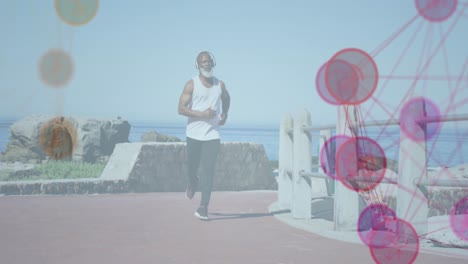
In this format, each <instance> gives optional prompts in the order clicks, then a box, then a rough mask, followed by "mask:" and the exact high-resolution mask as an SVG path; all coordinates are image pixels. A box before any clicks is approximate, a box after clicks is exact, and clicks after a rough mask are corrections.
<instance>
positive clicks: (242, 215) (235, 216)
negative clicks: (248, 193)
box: [209, 210, 291, 221]
mask: <svg viewBox="0 0 468 264" xmlns="http://www.w3.org/2000/svg"><path fill="white" fill-rule="evenodd" d="M290 212H291V210H280V211H274V212H271V213H239V214H236V213H229V214H226V213H209V215H210V220H209V221H215V220H229V219H239V218H253V217H265V216H274V215H276V214H286V213H290ZM213 216H214V217H213Z"/></svg>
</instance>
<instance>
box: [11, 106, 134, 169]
mask: <svg viewBox="0 0 468 264" xmlns="http://www.w3.org/2000/svg"><path fill="white" fill-rule="evenodd" d="M52 118H54V116H50V115H30V116H26V117H24V118H22V119H21V120H19V121H17V122H15V123H14V124H13V125H12V126H11V127H10V129H9V131H10V138H9V142H8V145H7V149H6V151H5V153H4V155H3V156H2V160H4V161H21V162H27V161H28V160H44V159H46V158H47V157H46V155H45V154H44V152H43V151H42V149H41V147H40V144H39V136H40V129H41V128H42V126H43V125H44V124H46V123H47V122H48V121H49V120H51V119H52ZM65 119H66V120H67V121H68V122H69V123H70V124H72V125H73V127H74V129H75V130H76V137H75V138H74V141H75V142H74V144H75V147H74V150H73V154H72V156H71V157H70V159H71V160H74V161H84V162H96V160H97V159H98V158H99V157H101V156H110V155H111V154H112V151H113V150H114V147H115V144H117V143H124V142H128V135H129V133H130V124H129V123H128V122H127V121H125V120H119V119H117V120H98V119H91V118H75V117H65Z"/></svg>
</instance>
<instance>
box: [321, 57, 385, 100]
mask: <svg viewBox="0 0 468 264" xmlns="http://www.w3.org/2000/svg"><path fill="white" fill-rule="evenodd" d="M378 77H379V76H378V70H377V65H376V64H375V61H374V60H373V59H372V57H371V56H370V55H369V54H367V53H366V52H364V51H362V50H359V49H356V48H348V49H344V50H341V51H339V52H337V53H336V54H335V55H334V56H333V57H332V58H331V59H330V60H329V61H328V63H327V66H326V68H325V85H326V87H327V89H328V91H329V93H330V94H331V95H332V96H333V97H334V98H335V100H336V101H338V102H339V103H340V104H348V105H358V104H361V103H363V102H365V101H366V100H367V99H369V98H370V97H371V96H372V94H373V93H374V92H375V90H376V89H377V83H378Z"/></svg>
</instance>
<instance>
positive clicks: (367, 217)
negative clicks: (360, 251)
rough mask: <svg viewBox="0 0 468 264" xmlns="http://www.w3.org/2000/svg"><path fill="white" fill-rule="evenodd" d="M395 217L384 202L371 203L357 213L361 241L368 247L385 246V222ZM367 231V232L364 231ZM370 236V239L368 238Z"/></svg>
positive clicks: (386, 242) (386, 240) (387, 241)
mask: <svg viewBox="0 0 468 264" xmlns="http://www.w3.org/2000/svg"><path fill="white" fill-rule="evenodd" d="M395 219H396V214H395V212H394V211H393V210H392V209H391V208H390V207H388V206H387V205H384V204H371V205H369V206H368V207H366V208H365V209H364V210H363V211H362V212H361V214H360V215H359V219H358V224H357V230H358V231H359V237H360V238H361V240H362V242H363V243H364V244H365V245H367V246H369V247H374V246H375V247H383V246H387V245H388V244H389V242H390V241H391V240H388V239H387V234H386V233H385V232H386V231H388V229H387V227H386V223H387V222H391V221H393V220H395ZM364 231H369V232H364ZM371 237H372V240H371V239H370V238H371Z"/></svg>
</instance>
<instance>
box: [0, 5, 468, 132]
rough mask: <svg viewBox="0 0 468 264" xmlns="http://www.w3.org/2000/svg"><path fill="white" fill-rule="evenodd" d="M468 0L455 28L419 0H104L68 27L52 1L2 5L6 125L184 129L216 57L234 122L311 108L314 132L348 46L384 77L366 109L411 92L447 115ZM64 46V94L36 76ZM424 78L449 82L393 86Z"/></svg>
mask: <svg viewBox="0 0 468 264" xmlns="http://www.w3.org/2000/svg"><path fill="white" fill-rule="evenodd" d="M467 2H468V1H459V2H458V6H457V10H456V12H455V13H454V14H453V15H452V16H451V17H449V18H448V19H447V20H445V21H442V22H431V21H428V20H426V19H424V18H423V17H422V16H420V15H418V10H417V8H416V5H415V1H410V0H396V1H375V0H358V1H347V0H336V1H334V0H331V1H315V0H289V1H285V0H270V1H254V0H249V1H247V0H245V1H244V0H239V1H228V0H216V1H215V0H198V1H193V0H186V1H181V0H139V1H123V0H122V1H120V0H101V1H99V8H98V10H97V13H96V16H95V17H94V18H93V19H92V20H91V21H90V22H89V23H86V24H84V25H81V26H70V25H68V24H66V23H64V22H63V21H62V20H61V19H60V17H59V16H58V15H57V13H56V10H55V9H54V1H53V0H41V1H37V0H15V1H10V0H0V3H1V8H0V31H1V32H2V36H3V37H2V42H1V44H0V45H1V46H0V47H1V49H0V91H1V92H0V98H1V99H0V118H19V117H23V116H26V115H30V114H54V115H58V114H60V115H65V116H82V117H93V118H116V117H117V116H120V117H122V118H123V119H126V120H132V121H148V122H155V123H158V122H161V123H175V124H183V123H185V122H186V117H184V116H181V115H179V114H178V113H177V105H178V100H179V96H180V94H181V92H182V89H183V87H184V85H185V83H186V82H187V81H188V80H189V79H190V78H192V77H194V76H196V75H198V72H197V70H196V69H195V67H194V63H195V57H196V56H197V54H198V53H199V52H200V51H204V50H207V51H210V52H211V53H213V54H214V56H215V58H216V62H217V65H216V67H215V75H216V76H217V77H218V78H219V79H221V80H223V81H224V82H225V84H226V87H227V89H228V91H229V93H230V95H231V109H230V112H229V119H228V122H227V124H229V125H230V124H247V125H252V126H253V125H279V123H280V120H281V117H282V115H284V114H285V113H291V114H293V115H294V114H295V113H297V112H298V111H300V110H301V109H307V110H308V111H310V113H311V117H312V124H313V126H314V125H316V126H322V125H328V124H333V123H334V122H335V121H336V116H337V107H336V106H335V105H332V104H329V103H327V102H325V101H324V100H323V99H322V98H321V97H320V96H319V94H318V92H317V89H316V75H317V72H318V70H319V69H320V67H321V66H322V65H323V64H324V63H326V62H327V61H328V60H329V59H330V58H332V57H333V56H334V55H335V54H336V53H337V52H339V51H341V50H343V49H347V48H357V49H359V50H362V51H364V52H366V53H367V54H369V55H370V57H371V58H372V59H373V60H375V63H376V65H377V68H378V72H379V76H381V77H379V79H378V86H377V88H376V90H375V92H374V93H373V94H372V97H371V98H370V99H369V100H368V101H366V102H364V103H363V105H362V107H363V109H364V112H366V113H368V116H369V117H371V118H373V119H382V118H383V119H386V118H390V117H395V116H396V115H397V113H398V109H399V107H401V103H402V98H404V94H405V92H406V91H407V90H408V89H409V87H411V86H415V87H416V88H415V89H416V94H418V93H419V94H420V95H423V96H426V97H429V98H430V99H431V100H433V101H435V102H436V103H437V104H438V105H439V106H440V109H441V111H442V112H444V113H448V114H464V113H468V108H467V107H466V103H468V101H467V102H466V103H465V102H464V100H463V99H466V98H468V92H467V91H468V77H467V76H468V73H467V70H466V69H465V68H464V67H463V65H464V63H466V62H467V60H468V49H467V47H468V45H467V44H468V34H467V33H466V32H468V8H467V5H466V3H467ZM464 8H465V9H467V10H466V11H465V12H464V13H463V10H464ZM411 21H412V22H411ZM409 22H411V23H409ZM455 22H456V23H455ZM407 23H409V25H408V27H406V28H405V29H404V30H400V29H401V28H402V27H403V26H404V25H405V24H407ZM452 24H453V25H454V26H453V27H452V26H451V25H452ZM449 29H450V30H449ZM447 32H449V33H447ZM446 33H447V36H446V37H444V36H445V35H444V34H446ZM392 36H393V37H392ZM442 39H444V40H445V41H444V42H443V44H441V45H438V43H439V42H440V41H441V40H442ZM56 48H60V49H63V50H65V51H66V52H68V53H69V54H70V55H71V57H72V60H73V65H74V72H73V76H72V79H71V80H70V82H69V83H67V84H66V85H65V86H64V87H62V88H53V87H50V86H48V85H47V84H45V83H44V82H42V81H41V79H40V77H39V74H38V64H39V61H40V58H41V56H43V54H45V53H46V52H47V51H48V50H50V49H56ZM431 54H434V55H431ZM426 62H427V63H426ZM426 64H427V65H426ZM416 73H421V74H422V75H431V76H452V77H450V78H442V80H440V79H437V78H433V79H430V78H429V79H428V80H424V81H422V80H419V81H417V82H416V81H414V79H412V80H407V79H404V78H401V79H397V78H393V77H391V78H390V77H387V78H385V76H396V75H399V76H415V75H416ZM457 76H462V77H463V79H458V78H456V77H457ZM450 105H456V107H455V108H453V109H450V108H449V106H450Z"/></svg>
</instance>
